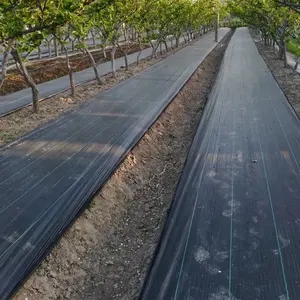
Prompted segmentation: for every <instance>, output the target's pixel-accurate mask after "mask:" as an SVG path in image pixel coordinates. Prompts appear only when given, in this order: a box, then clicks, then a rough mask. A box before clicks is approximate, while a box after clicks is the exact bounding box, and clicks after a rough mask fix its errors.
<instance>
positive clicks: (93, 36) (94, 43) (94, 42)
mask: <svg viewBox="0 0 300 300" xmlns="http://www.w3.org/2000/svg"><path fill="white" fill-rule="evenodd" d="M91 33H92V39H93V46H94V48H96V39H95V34H94V32H91Z"/></svg>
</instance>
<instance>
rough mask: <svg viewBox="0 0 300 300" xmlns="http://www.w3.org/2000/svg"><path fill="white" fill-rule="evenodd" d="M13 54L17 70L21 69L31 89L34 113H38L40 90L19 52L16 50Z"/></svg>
mask: <svg viewBox="0 0 300 300" xmlns="http://www.w3.org/2000/svg"><path fill="white" fill-rule="evenodd" d="M11 54H12V56H13V58H14V60H15V62H16V66H17V68H18V69H19V71H20V73H21V74H22V75H23V77H24V79H25V81H26V83H27V84H28V85H29V86H30V88H31V91H32V106H33V112H34V113H38V112H39V90H38V88H37V85H36V84H35V82H34V81H33V79H32V77H31V76H30V75H29V73H28V70H27V68H26V66H25V64H24V62H23V60H22V58H21V55H20V53H19V51H18V50H17V49H15V50H13V51H12V52H11Z"/></svg>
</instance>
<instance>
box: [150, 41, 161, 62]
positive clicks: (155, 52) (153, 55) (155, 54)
mask: <svg viewBox="0 0 300 300" xmlns="http://www.w3.org/2000/svg"><path fill="white" fill-rule="evenodd" d="M150 44H151V47H152V56H151V57H152V59H153V58H157V48H158V46H159V45H158V44H157V45H155V44H153V43H152V42H150Z"/></svg>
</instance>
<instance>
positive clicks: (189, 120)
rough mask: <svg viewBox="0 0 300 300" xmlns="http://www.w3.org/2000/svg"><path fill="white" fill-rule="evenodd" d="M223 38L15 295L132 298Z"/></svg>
mask: <svg viewBox="0 0 300 300" xmlns="http://www.w3.org/2000/svg"><path fill="white" fill-rule="evenodd" d="M229 38H230V36H228V37H227V39H226V40H224V42H223V43H222V44H221V45H220V46H218V47H217V48H216V49H215V50H214V51H213V52H212V53H211V54H210V55H209V56H208V57H207V59H206V60H205V61H204V62H203V63H202V65H201V66H200V67H199V68H198V70H197V71H196V73H195V74H194V75H193V77H192V78H191V79H190V80H189V81H188V83H187V84H186V86H185V87H184V88H183V90H182V91H181V92H180V93H179V94H178V96H177V97H176V98H175V99H174V101H173V102H172V103H171V104H170V105H169V107H168V108H167V109H166V110H165V111H164V112H163V114H162V115H161V116H160V118H159V119H158V120H157V122H156V123H155V124H154V125H153V126H152V128H151V129H150V130H149V131H148V132H147V133H146V135H145V136H144V137H143V139H142V140H141V141H140V142H139V143H138V145H137V146H136V147H135V148H134V149H133V150H132V152H131V153H130V155H128V157H127V158H126V160H125V161H124V162H123V163H122V164H121V165H120V167H119V168H118V170H117V171H116V172H115V174H114V175H113V176H112V177H111V178H110V180H109V181H108V182H107V184H106V185H105V186H104V187H103V188H102V190H101V191H100V192H99V193H98V194H97V195H96V196H95V198H94V199H93V202H92V204H91V205H90V206H89V208H88V209H87V210H86V211H85V212H84V213H83V214H82V215H81V216H80V218H79V219H78V220H77V221H76V222H75V223H74V224H73V226H72V227H71V228H70V229H69V230H68V231H67V232H66V234H65V235H64V237H63V238H62V239H61V240H60V242H59V243H58V245H57V246H56V247H55V248H54V249H53V250H52V252H51V254H50V255H48V257H47V258H46V260H45V261H44V262H43V263H42V264H41V266H39V267H38V269H37V270H36V271H35V272H34V274H33V275H32V276H31V278H30V279H29V280H28V281H27V282H26V283H25V285H24V287H23V288H22V289H21V290H20V291H19V292H18V294H17V295H16V296H15V297H14V300H21V299H22V300H24V299H27V300H46V299H47V300H48V299H72V300H82V299H86V300H95V299H101V300H108V299H121V300H127V299H128V300H132V299H136V298H137V296H138V294H139V292H140V290H141V286H142V284H143V281H144V278H145V275H146V273H147V270H148V268H149V264H150V262H151V259H152V256H153V252H154V249H155V247H156V245H157V242H158V239H159V236H160V233H161V231H162V228H163V225H164V223H165V220H166V217H167V214H168V210H169V208H170V204H171V201H172V198H173V195H174V192H175V188H176V184H177V182H178V180H179V176H180V174H181V171H182V168H183V165H184V162H185V159H186V156H187V152H188V149H189V147H190V144H191V142H192V140H193V136H194V134H195V131H196V128H197V124H198V122H199V119H200V116H201V114H202V111H203V108H204V106H205V103H206V100H207V99H208V95H209V92H210V90H211V87H212V85H213V83H214V81H215V78H216V75H217V72H218V68H219V65H220V63H221V61H222V58H223V55H224V51H225V49H226V46H227V42H228V40H229Z"/></svg>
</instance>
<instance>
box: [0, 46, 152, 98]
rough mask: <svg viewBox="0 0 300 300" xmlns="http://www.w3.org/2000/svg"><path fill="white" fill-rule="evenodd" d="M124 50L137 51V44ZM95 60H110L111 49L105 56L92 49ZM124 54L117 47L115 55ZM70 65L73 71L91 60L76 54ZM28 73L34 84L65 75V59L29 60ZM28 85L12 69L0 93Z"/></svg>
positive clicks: (66, 71) (4, 93) (83, 66)
mask: <svg viewBox="0 0 300 300" xmlns="http://www.w3.org/2000/svg"><path fill="white" fill-rule="evenodd" d="M122 47H123V49H124V50H125V48H126V52H127V53H128V54H131V53H134V52H138V51H139V46H138V45H137V44H131V45H130V47H128V46H125V45H124V46H121V48H122ZM146 47H149V46H148V45H143V46H142V49H145V48H146ZM91 53H92V55H93V57H94V59H95V61H96V62H97V63H104V62H106V61H109V60H110V54H111V49H107V50H106V53H107V57H106V58H105V57H104V55H103V51H102V50H99V51H92V52H91ZM123 56H124V54H123V53H122V51H121V50H120V49H117V51H116V54H115V57H116V58H120V57H123ZM70 65H71V67H72V69H73V71H74V72H78V71H82V70H84V69H87V68H89V67H91V66H92V65H91V62H90V60H89V58H88V56H87V55H83V54H76V55H72V56H71V57H70ZM27 69H28V72H29V74H30V75H31V76H32V78H33V80H34V82H35V83H36V84H40V83H43V82H47V81H50V80H53V79H56V78H59V77H62V76H65V75H68V69H67V65H66V59H65V58H63V57H59V58H57V59H49V60H45V59H43V60H40V61H37V62H30V64H28V66H27ZM27 87H28V85H27V83H26V82H25V80H24V78H23V76H22V75H20V73H19V72H18V70H16V69H12V70H10V71H8V74H7V79H6V80H5V82H4V84H3V86H2V88H1V89H0V95H2V96H3V95H7V94H10V93H13V92H17V91H20V90H23V89H25V88H27Z"/></svg>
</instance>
